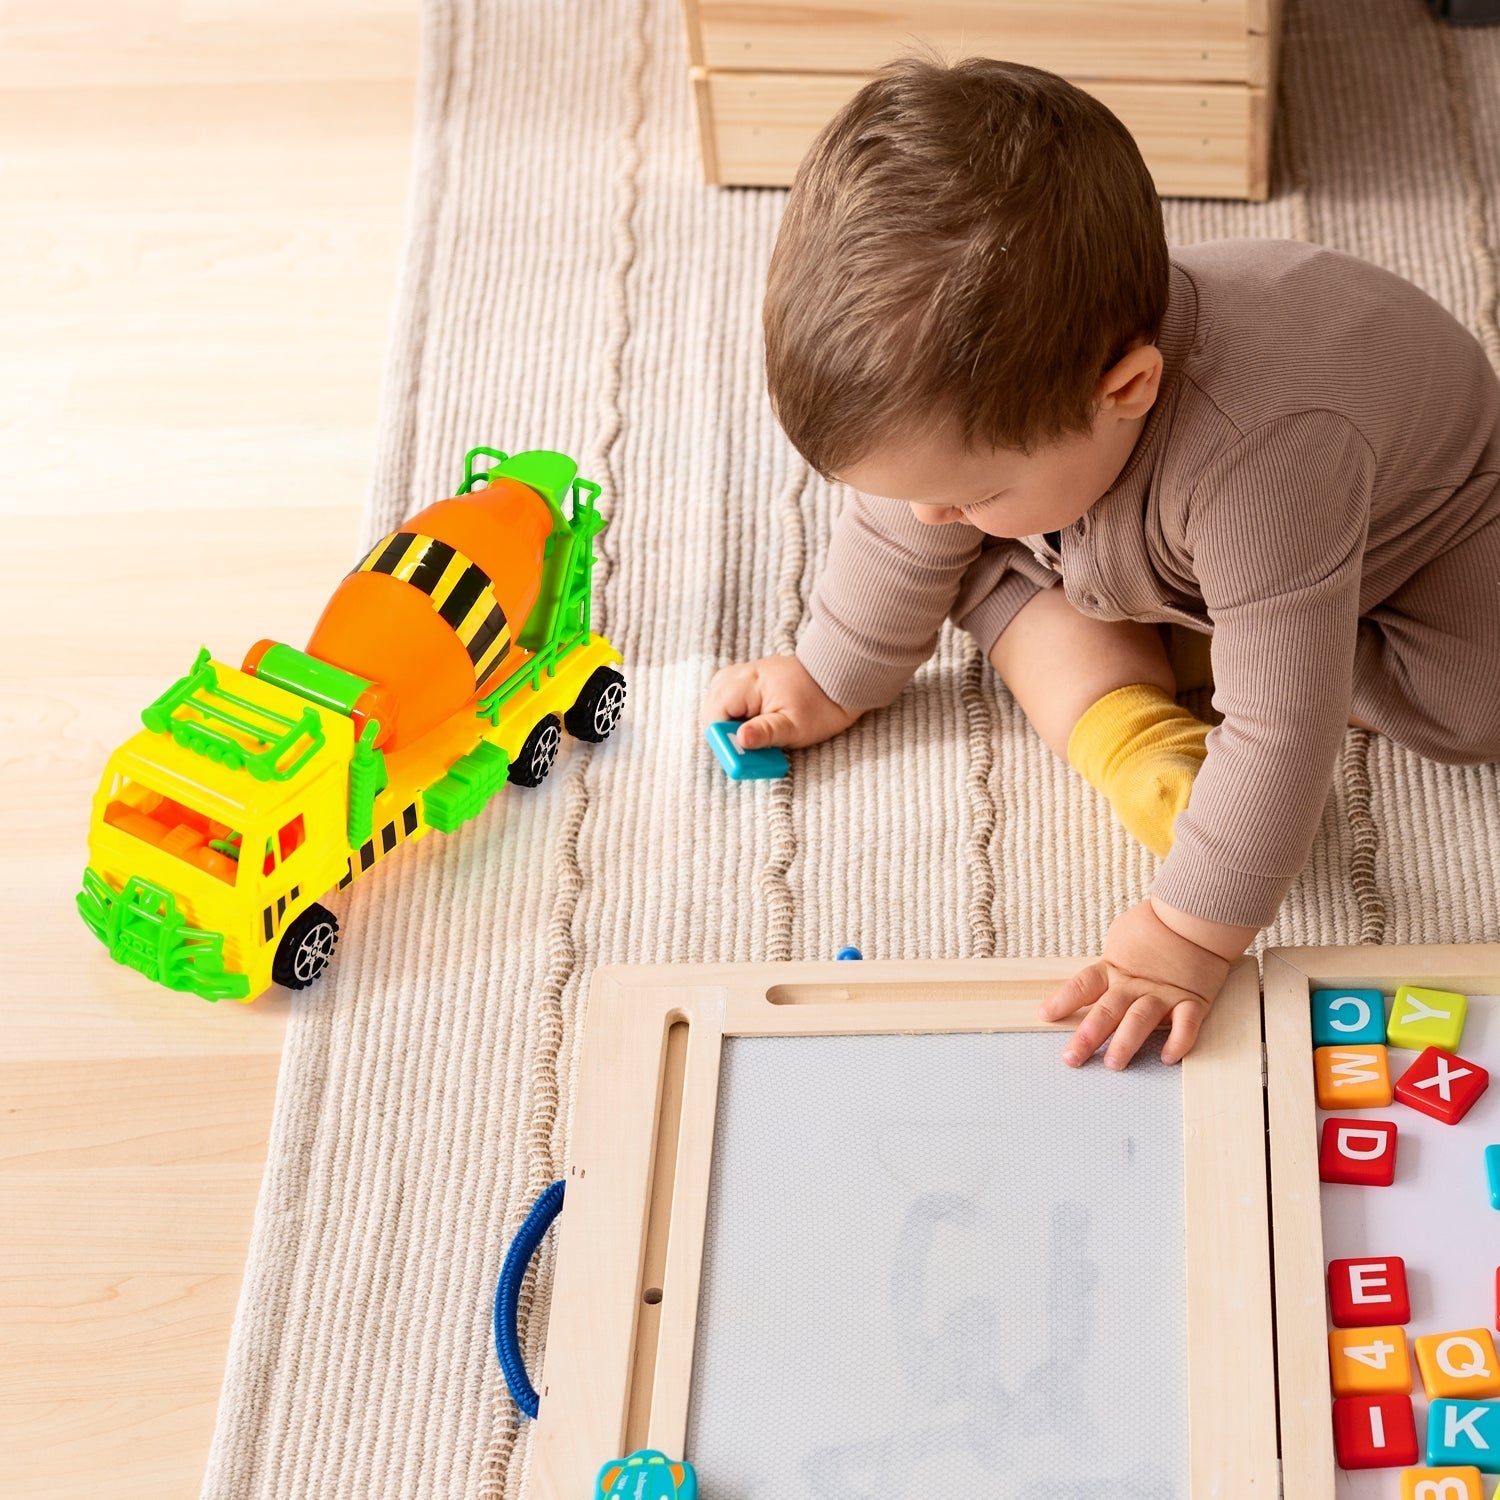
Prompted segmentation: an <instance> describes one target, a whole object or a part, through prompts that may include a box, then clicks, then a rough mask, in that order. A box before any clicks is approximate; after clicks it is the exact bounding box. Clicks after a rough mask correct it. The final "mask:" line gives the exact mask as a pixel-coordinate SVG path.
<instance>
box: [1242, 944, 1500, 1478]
mask: <svg viewBox="0 0 1500 1500" xmlns="http://www.w3.org/2000/svg"><path fill="white" fill-rule="evenodd" d="M1402 984H1421V985H1426V986H1428V987H1429V988H1433V989H1442V990H1458V991H1460V992H1462V993H1464V994H1490V995H1493V994H1497V993H1500V944H1497V943H1489V944H1476V945H1465V946H1454V947H1438V946H1430V945H1423V946H1411V947H1391V948H1378V947H1372V948H1272V949H1270V950H1268V951H1267V953H1266V955H1265V960H1264V973H1263V976H1262V990H1263V993H1264V996H1265V1001H1264V1009H1265V1027H1266V1099H1267V1108H1268V1111H1269V1114H1270V1122H1271V1222H1272V1225H1273V1229H1274V1234H1273V1243H1272V1258H1273V1263H1274V1272H1275V1275H1274V1280H1275V1294H1276V1330H1277V1340H1276V1367H1277V1377H1278V1381H1279V1386H1280V1391H1281V1402H1280V1407H1281V1410H1280V1423H1281V1454H1282V1470H1283V1475H1284V1493H1285V1496H1286V1500H1334V1486H1335V1473H1334V1452H1333V1427H1332V1424H1331V1422H1330V1420H1329V1412H1330V1409H1331V1406H1330V1403H1331V1402H1332V1399H1333V1393H1332V1390H1331V1389H1330V1384H1329V1377H1328V1337H1327V1332H1326V1329H1327V1326H1328V1325H1327V1311H1326V1304H1325V1302H1324V1285H1323V1276H1324V1263H1323V1213H1322V1202H1321V1190H1320V1188H1319V1184H1318V1139H1317V1127H1316V1120H1317V1114H1316V1110H1317V1100H1316V1098H1315V1096H1314V1092H1313V1065H1312V1025H1311V1002H1310V999H1309V997H1310V995H1311V993H1312V991H1313V990H1321V989H1345V988H1349V989H1358V988H1365V989H1378V990H1382V991H1386V992H1390V991H1393V990H1394V989H1395V988H1396V987H1397V986H1398V985H1402ZM1294 1393H1295V1394H1294Z"/></svg>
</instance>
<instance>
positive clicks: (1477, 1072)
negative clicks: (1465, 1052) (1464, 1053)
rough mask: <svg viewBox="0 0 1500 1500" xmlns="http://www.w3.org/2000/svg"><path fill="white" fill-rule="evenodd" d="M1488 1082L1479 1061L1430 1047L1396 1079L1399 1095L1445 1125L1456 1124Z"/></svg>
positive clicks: (1403, 1101) (1488, 1079) (1397, 1095)
mask: <svg viewBox="0 0 1500 1500" xmlns="http://www.w3.org/2000/svg"><path fill="white" fill-rule="evenodd" d="M1489 1085H1490V1075H1489V1073H1488V1072H1487V1071H1486V1070H1485V1069H1484V1068H1481V1067H1480V1066H1479V1064H1478V1063H1476V1062H1470V1061H1469V1060H1468V1059H1467V1058H1464V1057H1457V1056H1455V1055H1454V1054H1453V1053H1451V1052H1443V1051H1441V1050H1439V1049H1438V1048H1437V1047H1429V1048H1428V1049H1427V1050H1426V1051H1425V1052H1424V1053H1422V1055H1421V1056H1420V1057H1419V1058H1418V1059H1417V1060H1416V1062H1414V1063H1413V1064H1412V1065H1411V1067H1409V1068H1408V1069H1407V1070H1406V1071H1405V1072H1404V1073H1403V1074H1402V1075H1401V1076H1400V1078H1398V1079H1397V1080H1396V1098H1398V1099H1399V1100H1400V1101H1401V1102H1402V1103H1403V1104H1405V1105H1407V1106H1408V1107H1409V1108H1411V1109H1418V1110H1421V1112H1422V1113H1423V1114H1424V1115H1431V1116H1432V1117H1433V1119H1435V1120H1441V1121H1442V1122H1443V1123H1444V1124H1445V1125H1457V1124H1458V1122H1459V1121H1460V1120H1461V1119H1463V1117H1464V1116H1465V1115H1466V1114H1468V1112H1469V1111H1470V1110H1471V1109H1472V1108H1473V1107H1474V1101H1475V1100H1476V1099H1477V1098H1478V1097H1479V1096H1480V1095H1481V1094H1482V1093H1483V1092H1484V1091H1485V1090H1486V1089H1487V1088H1488V1087H1489Z"/></svg>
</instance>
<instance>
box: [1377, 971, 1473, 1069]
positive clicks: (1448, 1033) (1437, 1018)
mask: <svg viewBox="0 0 1500 1500" xmlns="http://www.w3.org/2000/svg"><path fill="white" fill-rule="evenodd" d="M1468 1008H1469V1002H1468V1001H1467V1000H1466V999H1465V998H1464V997H1463V996H1462V995H1456V994H1453V993H1452V992H1451V991H1449V990H1421V989H1417V988H1416V986H1414V985H1410V984H1403V985H1402V986H1401V988H1400V989H1399V990H1397V991H1396V1000H1395V1003H1394V1004H1393V1005H1392V1006H1391V1019H1390V1023H1389V1024H1388V1025H1387V1026H1386V1029H1385V1031H1386V1040H1387V1042H1389V1043H1390V1045H1391V1046H1392V1047H1409V1048H1410V1049H1411V1050H1412V1051H1413V1052H1421V1051H1423V1050H1424V1049H1425V1048H1427V1047H1440V1048H1442V1050H1443V1051H1444V1052H1457V1051H1458V1044H1459V1042H1460V1041H1461V1040H1462V1039H1463V1034H1464V1014H1465V1012H1467V1010H1468Z"/></svg>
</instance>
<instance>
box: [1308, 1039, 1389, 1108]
mask: <svg viewBox="0 0 1500 1500" xmlns="http://www.w3.org/2000/svg"><path fill="white" fill-rule="evenodd" d="M1313 1073H1314V1076H1315V1077H1316V1079H1317V1087H1318V1108H1319V1109H1384V1108H1385V1107H1386V1105H1387V1104H1389V1103H1390V1102H1391V1070H1390V1064H1389V1063H1388V1061H1387V1060H1386V1051H1385V1048H1384V1047H1319V1048H1318V1049H1317V1050H1316V1051H1315V1052H1314V1053H1313Z"/></svg>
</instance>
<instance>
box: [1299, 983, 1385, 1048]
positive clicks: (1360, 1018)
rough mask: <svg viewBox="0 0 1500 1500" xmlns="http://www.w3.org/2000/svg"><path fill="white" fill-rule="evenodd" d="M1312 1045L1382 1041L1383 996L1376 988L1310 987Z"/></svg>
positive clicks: (1378, 1042) (1383, 1027)
mask: <svg viewBox="0 0 1500 1500" xmlns="http://www.w3.org/2000/svg"><path fill="white" fill-rule="evenodd" d="M1312 1032H1313V1046H1314V1047H1333V1046H1337V1045H1339V1044H1340V1043H1354V1044H1358V1043H1360V1042H1364V1043H1369V1044H1372V1045H1375V1046H1380V1047H1383V1046H1384V1045H1385V996H1384V995H1382V994H1381V993H1380V991H1379V990H1314V991H1313V992H1312Z"/></svg>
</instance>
